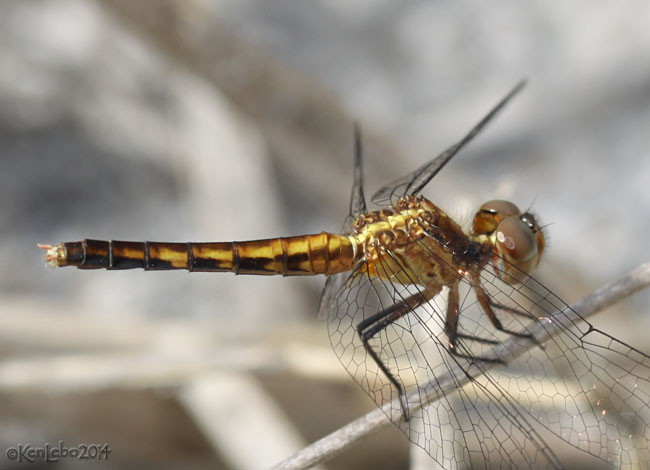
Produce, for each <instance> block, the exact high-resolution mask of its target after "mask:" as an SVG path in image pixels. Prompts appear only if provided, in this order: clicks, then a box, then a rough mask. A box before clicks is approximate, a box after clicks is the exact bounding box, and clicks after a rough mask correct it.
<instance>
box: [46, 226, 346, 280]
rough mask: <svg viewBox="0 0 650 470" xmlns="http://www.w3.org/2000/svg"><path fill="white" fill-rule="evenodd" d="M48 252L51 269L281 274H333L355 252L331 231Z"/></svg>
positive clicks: (83, 245)
mask: <svg viewBox="0 0 650 470" xmlns="http://www.w3.org/2000/svg"><path fill="white" fill-rule="evenodd" d="M40 246H41V248H44V249H46V250H47V255H46V260H47V262H48V263H49V264H50V265H52V266H76V267H78V268H80V269H99V268H105V269H134V268H143V269H145V270H167V269H187V270H188V271H209V272H233V273H235V274H262V275H263V274H282V275H284V276H300V275H314V274H325V275H330V274H336V273H340V272H344V271H348V270H350V269H352V266H353V265H354V262H355V260H354V256H355V249H354V247H353V245H352V242H351V241H350V239H349V238H348V237H345V236H341V235H334V234H330V233H326V232H323V233H320V234H314V235H300V236H297V237H286V238H271V239H267V240H254V241H245V242H217V243H193V242H188V243H163V242H124V241H116V240H108V241H107V240H82V241H80V242H66V243H61V244H60V245H56V246H48V245H40Z"/></svg>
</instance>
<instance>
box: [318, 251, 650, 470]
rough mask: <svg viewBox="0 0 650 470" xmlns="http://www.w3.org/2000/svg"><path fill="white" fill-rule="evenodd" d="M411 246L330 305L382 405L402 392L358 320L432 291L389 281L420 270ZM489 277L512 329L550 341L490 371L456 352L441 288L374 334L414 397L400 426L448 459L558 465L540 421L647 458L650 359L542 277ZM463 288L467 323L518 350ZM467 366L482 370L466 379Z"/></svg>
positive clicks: (471, 348) (480, 347) (351, 364)
mask: <svg viewBox="0 0 650 470" xmlns="http://www.w3.org/2000/svg"><path fill="white" fill-rule="evenodd" d="M412 245H413V247H415V246H417V247H419V250H412V252H413V253H416V252H418V253H421V250H422V249H426V244H422V243H421V242H418V241H415V242H413V244H412ZM406 254H407V256H406V257H405V259H406V260H407V261H405V262H403V264H402V265H401V266H400V265H399V261H398V260H397V258H395V257H394V258H393V259H392V261H393V262H392V263H381V264H379V265H378V266H377V268H378V272H380V273H382V270H383V275H382V276H381V277H382V278H383V279H380V278H377V277H370V276H369V275H368V274H367V270H366V269H365V265H363V264H362V265H360V266H358V267H357V269H356V270H355V271H354V272H353V273H352V274H350V275H348V277H347V278H346V282H344V283H343V284H342V285H341V286H340V288H339V290H338V291H337V292H336V293H335V295H331V297H330V301H329V303H328V304H327V305H324V306H323V307H324V309H325V310H326V311H327V313H328V324H329V334H330V339H331V342H332V345H333V347H334V350H335V351H336V353H337V355H338V356H339V359H340V360H341V362H342V363H343V365H344V366H345V367H346V369H347V370H348V371H349V373H350V374H351V375H352V376H353V378H354V379H355V380H356V381H357V382H358V383H359V384H360V385H361V386H362V387H363V389H364V390H365V391H366V392H367V393H368V394H369V395H370V396H371V398H372V399H373V400H374V401H375V402H376V403H377V404H378V405H379V406H381V405H383V404H385V403H387V402H393V400H394V399H395V398H398V397H397V394H398V393H397V390H396V388H395V386H394V385H393V384H391V383H390V381H389V380H388V379H387V377H386V375H385V374H384V373H383V372H382V371H381V370H380V369H379V367H378V366H377V364H376V363H375V361H374V360H373V359H372V357H370V356H369V354H368V352H367V351H366V349H365V348H364V345H363V342H362V341H361V339H360V337H359V335H358V334H357V331H356V330H357V325H358V324H359V323H360V322H361V321H363V320H364V319H366V318H369V317H370V316H372V315H375V314H376V313H377V312H380V311H383V310H385V309H387V308H389V307H390V306H391V305H393V304H395V303H396V302H400V301H402V300H404V299H407V298H409V297H411V296H413V295H417V294H421V293H422V292H423V291H422V289H421V288H420V287H418V285H419V286H422V285H424V283H423V282H422V281H421V280H420V279H413V280H412V281H413V283H412V284H410V285H401V284H399V283H397V282H391V279H395V275H396V274H397V271H398V270H399V269H402V270H406V271H408V270H409V268H411V266H410V264H411V263H412V262H411V261H408V260H409V256H408V255H409V250H407V253H406ZM430 255H431V256H435V254H433V253H430ZM404 263H406V265H404ZM391 266H393V268H391ZM395 266H398V267H397V268H396V267H395ZM413 267H414V266H413ZM391 269H392V271H391ZM481 283H482V285H483V287H484V288H485V289H486V290H487V291H488V293H489V295H490V298H491V300H492V302H493V304H494V305H495V306H496V305H498V306H499V307H498V308H497V307H494V308H495V311H496V312H497V316H498V317H499V319H500V320H501V322H502V323H503V326H504V327H506V328H508V329H512V330H515V331H522V332H526V331H529V332H535V331H536V330H541V331H542V333H544V332H547V333H553V334H554V335H553V336H552V338H551V339H550V340H549V341H548V342H547V343H546V344H545V345H544V349H542V348H540V347H537V346H535V347H533V348H532V349H530V350H529V351H527V352H524V353H523V354H521V355H519V356H518V357H516V358H514V359H510V360H509V362H508V364H507V365H499V366H496V367H492V368H491V369H490V370H487V369H488V367H486V363H485V362H483V361H481V360H471V359H465V358H460V357H458V356H455V355H452V354H450V353H449V349H448V339H447V336H446V334H445V333H444V324H445V310H446V302H445V296H444V294H445V292H444V291H443V295H438V296H435V297H433V298H431V299H430V300H429V301H428V302H426V303H424V304H423V305H421V306H419V307H418V308H415V309H413V310H412V311H411V312H410V313H409V314H407V315H405V316H403V317H401V318H400V319H398V320H397V321H395V322H393V323H391V324H389V325H388V326H386V327H385V328H383V329H381V330H380V331H378V332H377V334H376V335H375V336H374V337H373V338H372V339H371V340H370V345H371V347H372V348H373V350H374V351H375V352H376V353H377V355H378V356H379V358H380V359H381V361H382V362H383V363H384V364H385V365H386V366H387V367H388V370H390V371H391V373H392V374H393V375H394V376H395V378H396V379H397V381H398V382H399V383H400V384H401V386H402V387H403V389H404V390H405V395H406V396H407V397H408V408H409V420H408V421H407V420H405V419H404V415H403V414H401V413H399V412H398V413H393V414H392V415H391V419H393V421H394V422H395V424H397V425H398V426H399V427H400V428H401V429H402V430H403V431H404V432H405V434H406V435H407V436H408V437H409V439H410V440H411V441H412V442H414V443H415V444H417V445H419V446H421V447H422V448H424V449H425V450H426V451H427V452H428V453H429V454H430V455H431V456H432V457H433V458H434V459H435V460H436V461H437V462H438V463H439V464H440V465H441V466H442V467H443V468H448V467H458V468H464V467H467V468H485V467H490V468H491V467H499V468H501V467H506V468H530V467H534V468H556V467H558V468H559V467H560V463H559V461H558V459H557V457H556V456H555V455H554V453H553V451H552V450H551V448H550V446H549V445H547V444H546V443H545V440H544V439H543V438H542V437H541V436H540V434H539V429H540V426H539V425H541V426H543V427H544V428H546V429H548V430H549V431H551V432H552V433H554V434H555V435H557V436H559V437H560V438H561V439H562V440H564V441H566V442H569V443H570V444H572V445H573V446H575V447H577V448H578V449H581V450H583V451H585V452H588V453H589V454H592V455H594V456H596V457H598V458H600V459H602V460H604V461H606V462H613V463H617V464H618V466H620V468H623V469H632V468H642V469H648V468H650V467H649V464H648V462H649V461H650V453H649V451H648V442H649V441H650V429H649V427H648V424H647V423H649V422H650V408H649V403H650V395H648V391H649V390H650V358H649V357H648V356H646V355H644V354H642V353H641V352H639V351H637V350H635V349H633V348H631V347H629V346H627V345H626V344H624V343H622V342H620V341H618V340H616V339H615V338H612V337H611V336H609V335H607V334H606V333H603V332H601V331H599V330H597V329H595V328H593V327H592V325H591V324H589V323H588V322H587V321H585V320H584V319H582V318H580V316H579V315H578V314H577V313H576V312H575V311H573V310H571V308H570V307H569V306H568V305H566V304H565V303H564V302H562V301H561V300H560V299H558V298H557V297H556V296H554V295H553V294H552V293H551V292H550V291H549V290H547V289H546V288H544V287H543V286H542V285H541V284H539V283H537V282H536V281H534V280H533V279H530V278H529V279H528V280H527V282H526V283H525V284H524V285H519V286H516V287H513V286H510V285H508V284H506V283H504V282H503V281H501V279H500V278H499V277H498V276H496V275H495V273H494V272H491V271H489V270H485V271H484V272H483V273H482V275H481ZM460 288H461V299H462V310H461V316H460V320H459V330H460V331H461V332H463V333H465V334H468V335H471V336H477V337H481V338H484V339H491V340H495V341H499V342H500V345H499V347H501V352H502V353H503V355H504V357H510V356H509V355H508V352H510V351H508V348H510V346H509V345H510V344H516V343H517V342H516V341H515V342H512V341H510V340H512V337H510V336H509V335H508V334H505V333H502V332H499V331H497V330H496V329H495V328H494V327H493V326H492V325H491V324H490V323H489V321H488V320H487V317H486V315H485V314H484V312H483V311H482V310H481V309H480V307H479V306H478V304H477V302H476V298H475V296H474V293H473V287H472V286H471V284H470V283H469V282H467V281H462V282H461V285H460ZM515 312H519V313H515ZM521 313H527V314H528V315H529V316H530V315H534V316H535V318H541V320H530V318H529V317H526V316H524V315H522V314H521ZM549 318H552V321H549V320H548V319H549ZM520 341H521V340H520ZM504 347H505V348H506V349H505V351H504ZM457 348H458V351H459V352H461V353H463V354H466V355H468V356H473V357H486V356H489V355H490V354H491V353H493V350H494V348H495V347H494V346H492V345H489V344H486V343H483V342H478V341H472V340H467V339H463V340H460V342H459V343H458V345H457ZM512 352H514V349H513V350H512ZM466 374H470V375H472V376H475V378H474V379H473V380H471V381H469V383H467V384H465V385H464V386H462V387H461V386H459V384H460V383H461V381H462V380H463V379H464V378H465V376H466ZM441 391H445V392H449V393H447V394H441V393H440V392H441ZM432 397H434V401H433V402H431V403H429V404H427V403H428V402H429V401H430V400H431V398H432ZM436 398H437V400H436ZM420 406H422V407H421V408H420ZM411 410H413V411H411ZM396 411H399V410H396ZM535 423H539V425H537V424H535Z"/></svg>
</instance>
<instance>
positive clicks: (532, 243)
mask: <svg viewBox="0 0 650 470" xmlns="http://www.w3.org/2000/svg"><path fill="white" fill-rule="evenodd" d="M539 233H541V231H540V232H539ZM496 248H497V253H498V254H499V255H501V256H502V257H503V260H505V261H507V263H501V262H500V263H499V264H500V266H499V268H500V271H501V273H500V276H501V278H502V279H503V280H504V281H506V282H507V283H509V284H517V283H519V282H522V281H523V280H524V279H523V278H524V277H525V276H523V275H521V272H522V271H523V272H524V273H525V274H531V273H532V272H533V271H534V270H535V268H536V267H537V264H538V263H539V258H540V254H541V253H540V252H539V250H538V242H537V238H536V234H535V233H534V232H533V230H532V229H531V227H530V226H529V224H528V223H527V222H526V221H524V220H522V219H521V218H519V217H508V218H505V219H503V220H502V221H501V222H500V223H499V226H498V227H497V233H496ZM513 266H514V268H513ZM518 274H519V275H518Z"/></svg>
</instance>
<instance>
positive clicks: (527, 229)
mask: <svg viewBox="0 0 650 470" xmlns="http://www.w3.org/2000/svg"><path fill="white" fill-rule="evenodd" d="M472 235H473V236H474V237H475V238H476V239H477V240H480V241H484V242H486V243H489V244H490V245H491V246H492V247H493V252H494V257H493V266H494V269H495V270H496V271H497V272H498V273H499V276H500V277H501V279H503V280H504V281H506V282H507V283H508V284H517V283H519V282H522V281H523V280H525V278H524V277H522V276H519V275H518V273H524V274H526V275H530V274H532V273H533V272H534V271H535V269H537V266H538V265H539V262H540V261H541V259H542V252H543V251H544V246H545V243H546V239H545V237H544V232H543V231H542V229H541V227H540V226H539V225H538V223H537V221H536V220H535V216H533V214H531V213H530V212H525V213H522V212H521V211H520V210H519V208H518V207H517V206H516V205H515V204H513V203H512V202H509V201H498V200H497V201H488V202H486V203H485V204H483V205H482V206H481V207H480V208H479V210H478V212H477V213H476V215H475V216H474V221H473V223H472Z"/></svg>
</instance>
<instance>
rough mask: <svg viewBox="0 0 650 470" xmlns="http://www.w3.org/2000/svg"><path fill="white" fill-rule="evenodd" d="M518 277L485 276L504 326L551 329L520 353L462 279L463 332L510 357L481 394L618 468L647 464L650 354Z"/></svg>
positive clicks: (481, 352) (467, 349)
mask: <svg viewBox="0 0 650 470" xmlns="http://www.w3.org/2000/svg"><path fill="white" fill-rule="evenodd" d="M420 248H421V249H425V246H424V244H422V246H421V247H420ZM429 255H430V256H434V253H429ZM501 261H502V262H503V263H506V261H505V260H501ZM510 269H511V270H512V271H509V273H511V274H514V270H516V268H515V267H514V266H511V267H510ZM517 277H518V278H519V279H522V280H524V282H523V283H522V284H518V285H515V286H513V285H510V284H507V283H505V282H504V281H502V280H501V278H500V277H499V276H498V275H497V273H495V271H494V270H493V269H491V268H490V269H484V270H483V271H482V273H481V277H480V282H481V285H482V287H483V288H484V289H485V290H486V291H487V292H488V295H489V297H490V299H491V303H492V304H493V310H494V312H495V313H496V315H497V317H498V318H499V320H500V321H501V323H502V325H503V327H504V328H505V329H507V330H511V331H516V332H522V333H527V332H528V333H533V334H534V335H535V336H536V337H539V338H543V337H548V336H550V338H549V339H548V341H546V342H545V343H544V345H543V348H541V347H538V346H534V344H532V346H533V347H532V348H530V349H528V350H527V351H526V352H523V353H521V352H520V349H521V348H519V349H517V350H516V354H515V348H516V347H517V341H515V340H514V339H513V338H512V336H511V335H509V334H508V333H504V332H499V331H498V330H496V329H495V328H494V327H493V326H492V325H491V323H490V322H489V320H488V319H487V316H486V315H485V313H484V312H483V310H482V309H481V307H480V306H479V304H478V302H477V301H476V297H475V295H474V292H473V291H474V289H473V286H472V285H471V283H470V281H469V280H468V279H464V280H463V282H462V283H461V286H460V289H461V299H462V302H461V307H460V319H459V322H458V324H459V330H458V331H459V333H461V334H465V335H468V336H473V337H480V338H484V339H489V340H492V341H498V342H500V346H501V351H500V352H501V354H502V357H504V359H506V358H507V360H508V364H507V366H506V367H496V368H493V369H491V370H489V371H485V372H484V373H483V375H482V377H481V378H479V379H478V380H479V381H484V385H485V390H483V393H485V392H486V391H488V390H489V391H490V393H491V394H493V396H494V397H495V399H497V400H499V401H500V402H505V403H512V404H516V407H517V408H518V409H520V410H524V412H525V414H526V415H527V416H528V417H531V418H533V419H534V420H536V421H537V422H538V423H540V424H541V425H542V426H543V427H545V428H546V429H548V430H550V431H551V432H552V433H554V434H555V435H556V436H558V437H560V438H561V439H562V440H563V441H565V442H568V443H570V444H571V445H573V446H574V447H576V448H578V449H580V450H583V451H585V452H587V453H589V454H591V455H594V456H595V457H598V458H599V459H601V460H603V461H605V462H608V463H612V462H614V463H616V464H617V465H618V468H621V469H629V470H631V469H637V468H641V469H646V470H648V469H650V450H649V448H648V443H649V442H650V425H648V423H650V357H649V356H648V355H646V354H644V353H642V352H640V351H638V350H636V349H634V348H632V347H630V346H628V345H627V344H625V343H623V342H621V341H619V340H617V339H616V338H613V337H612V336H610V335H608V334H606V333H604V332H602V331H600V330H598V329H596V328H594V326H593V325H592V324H591V323H589V322H588V321H587V320H585V319H584V318H582V317H581V316H580V315H579V313H578V312H576V311H575V310H573V309H572V308H571V307H570V306H568V305H567V304H566V303H565V302H563V301H562V300H561V299H560V298H558V297H557V296H556V295H554V294H553V293H552V292H551V291H549V290H548V289H547V288H546V287H544V286H543V285H542V284H540V283H539V282H537V281H536V280H535V279H533V278H531V277H530V276H527V275H526V274H524V273H523V272H521V271H520V272H518V273H517ZM510 345H512V346H510ZM504 346H505V349H506V350H505V351H504ZM493 348H494V347H493V346H490V345H488V344H485V343H480V342H477V341H471V340H463V341H461V342H460V343H459V345H458V349H459V350H460V351H461V352H463V353H466V354H468V355H472V356H474V357H477V356H483V357H485V356H488V357H489V356H490V355H491V354H492V353H493V351H494V349H493ZM509 348H511V349H510V351H508V349H509ZM509 353H511V354H509ZM488 401H489V399H488Z"/></svg>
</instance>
